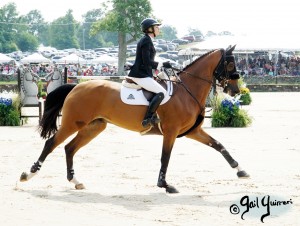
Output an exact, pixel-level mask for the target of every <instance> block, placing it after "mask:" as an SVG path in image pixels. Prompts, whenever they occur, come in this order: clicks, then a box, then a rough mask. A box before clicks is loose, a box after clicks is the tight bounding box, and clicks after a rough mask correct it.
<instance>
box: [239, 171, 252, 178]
mask: <svg viewBox="0 0 300 226" xmlns="http://www.w3.org/2000/svg"><path fill="white" fill-rule="evenodd" d="M237 176H238V178H241V179H247V178H249V177H250V175H249V174H248V173H247V172H246V171H244V170H241V171H239V172H237Z"/></svg>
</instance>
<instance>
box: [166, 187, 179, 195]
mask: <svg viewBox="0 0 300 226" xmlns="http://www.w3.org/2000/svg"><path fill="white" fill-rule="evenodd" d="M166 192H167V193H170V194H176V193H179V191H178V190H177V189H176V188H175V187H173V186H172V185H168V186H167V187H166Z"/></svg>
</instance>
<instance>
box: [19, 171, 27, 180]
mask: <svg viewBox="0 0 300 226" xmlns="http://www.w3.org/2000/svg"><path fill="white" fill-rule="evenodd" d="M27 177H28V174H27V173H25V172H23V173H22V174H21V177H20V181H21V182H25V181H27V180H28V179H27Z"/></svg>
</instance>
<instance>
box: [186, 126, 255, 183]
mask: <svg viewBox="0 0 300 226" xmlns="http://www.w3.org/2000/svg"><path fill="white" fill-rule="evenodd" d="M186 137H187V138H191V139H194V140H197V141H199V142H201V143H203V144H205V145H207V146H210V147H212V148H214V149H215V150H217V151H218V152H220V153H221V154H222V156H223V157H224V158H225V159H226V161H227V162H228V163H229V165H230V166H231V167H232V168H234V169H236V170H237V176H238V177H239V178H248V177H250V175H249V174H248V173H247V172H246V171H244V170H243V169H242V168H241V166H240V165H239V164H238V162H237V161H235V160H234V159H233V158H232V157H231V155H230V154H229V152H228V151H227V150H226V148H225V147H224V146H223V145H222V144H221V143H220V142H219V141H217V140H215V139H214V138H212V137H211V136H210V135H208V134H207V133H206V132H204V131H203V130H202V128H199V129H198V130H195V131H193V132H192V133H191V134H188V135H187V136H186Z"/></svg>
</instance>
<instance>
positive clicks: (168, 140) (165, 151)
mask: <svg viewBox="0 0 300 226" xmlns="http://www.w3.org/2000/svg"><path fill="white" fill-rule="evenodd" d="M175 139H176V137H175V136H173V137H170V136H167V135H164V139H163V147H162V153H161V168H160V171H159V176H158V181H157V186H158V187H160V188H165V189H166V192H168V193H178V190H177V189H176V188H175V187H173V186H172V185H169V184H168V183H167V181H166V174H167V169H168V165H169V160H170V157H171V152H172V149H173V145H174V142H175Z"/></svg>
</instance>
